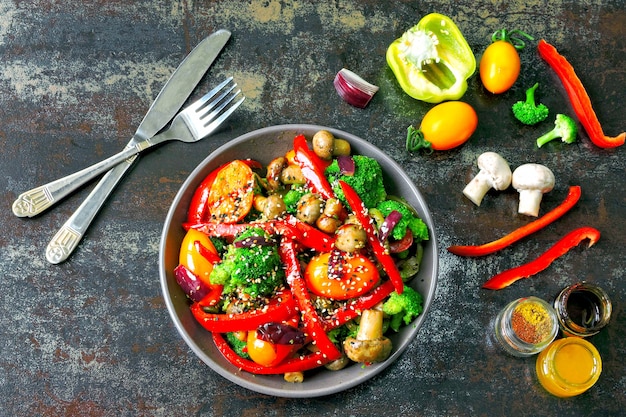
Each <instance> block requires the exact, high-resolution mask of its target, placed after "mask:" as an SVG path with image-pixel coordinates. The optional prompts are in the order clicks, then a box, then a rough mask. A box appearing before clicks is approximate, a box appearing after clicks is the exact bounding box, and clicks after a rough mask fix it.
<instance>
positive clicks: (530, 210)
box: [513, 164, 554, 217]
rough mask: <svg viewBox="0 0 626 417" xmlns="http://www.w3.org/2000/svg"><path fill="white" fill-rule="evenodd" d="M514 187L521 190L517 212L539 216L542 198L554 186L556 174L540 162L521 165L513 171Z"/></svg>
mask: <svg viewBox="0 0 626 417" xmlns="http://www.w3.org/2000/svg"><path fill="white" fill-rule="evenodd" d="M513 188H515V189H516V190H517V191H518V192H519V207H518V209H517V212H518V213H520V214H526V215H528V216H534V217H537V216H538V215H539V205H540V204H541V198H542V197H543V195H544V194H545V193H547V192H548V191H550V190H552V189H553V188H554V174H553V173H552V171H550V169H549V168H547V167H545V166H543V165H540V164H524V165H520V166H519V167H517V168H516V169H515V171H513Z"/></svg>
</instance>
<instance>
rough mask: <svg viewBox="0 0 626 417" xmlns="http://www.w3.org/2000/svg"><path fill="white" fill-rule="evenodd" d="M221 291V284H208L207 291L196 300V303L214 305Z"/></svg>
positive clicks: (219, 297)
mask: <svg viewBox="0 0 626 417" xmlns="http://www.w3.org/2000/svg"><path fill="white" fill-rule="evenodd" d="M223 291H224V286H223V285H220V284H211V285H209V292H208V293H207V295H205V296H204V297H203V298H202V299H201V300H200V301H198V304H199V305H200V307H214V306H216V305H217V304H218V303H219V302H220V300H221V298H222V292H223Z"/></svg>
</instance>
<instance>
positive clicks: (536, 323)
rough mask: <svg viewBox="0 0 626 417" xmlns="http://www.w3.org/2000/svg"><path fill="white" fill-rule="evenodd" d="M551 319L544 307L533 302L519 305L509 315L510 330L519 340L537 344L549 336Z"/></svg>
mask: <svg viewBox="0 0 626 417" xmlns="http://www.w3.org/2000/svg"><path fill="white" fill-rule="evenodd" d="M552 324H553V323H552V317H551V316H550V314H549V313H548V311H547V310H546V308H545V307H544V306H542V305H541V304H539V303H537V302H534V301H527V302H524V303H520V304H519V305H518V306H517V307H515V309H514V310H513V313H512V314H511V328H512V329H513V331H514V332H515V334H516V335H517V337H519V338H520V339H521V340H523V341H524V342H526V343H530V344H537V343H540V342H542V341H544V340H545V339H546V338H548V337H549V336H550V329H551V328H552Z"/></svg>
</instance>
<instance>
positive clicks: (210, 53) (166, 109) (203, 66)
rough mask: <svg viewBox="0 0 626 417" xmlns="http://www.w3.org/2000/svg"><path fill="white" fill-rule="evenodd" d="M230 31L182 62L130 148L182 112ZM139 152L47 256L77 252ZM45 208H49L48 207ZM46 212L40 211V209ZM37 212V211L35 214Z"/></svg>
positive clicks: (94, 195)
mask: <svg viewBox="0 0 626 417" xmlns="http://www.w3.org/2000/svg"><path fill="white" fill-rule="evenodd" d="M229 38H230V32H229V31H227V30H224V29H221V30H218V31H217V32H215V33H213V34H212V35H210V36H208V37H207V38H205V39H204V40H203V41H202V42H200V43H199V44H198V45H197V46H196V47H195V48H194V49H193V50H192V51H191V52H190V53H189V55H187V57H186V58H185V59H184V60H183V61H182V62H181V63H180V65H179V66H178V68H177V69H176V71H174V73H173V74H172V75H171V76H170V78H169V80H168V81H167V82H166V83H165V85H164V86H163V88H162V89H161V92H160V93H159V95H158V96H157V97H156V99H155V100H154V102H153V103H152V105H151V106H150V109H149V110H148V112H147V113H146V115H145V117H144V118H143V120H142V122H141V124H140V125H139V127H138V128H137V131H136V132H135V134H134V135H133V137H132V139H131V140H130V142H128V144H127V145H126V147H127V148H128V147H132V146H134V144H135V143H137V142H140V141H142V140H145V139H148V138H150V137H152V136H154V135H155V134H157V133H158V132H159V131H160V130H161V129H162V128H163V127H165V125H166V124H167V123H169V122H170V121H171V120H172V118H173V117H174V116H175V115H176V113H178V111H179V110H180V108H181V107H182V106H183V104H184V103H185V101H186V100H187V99H188V98H189V96H190V95H191V93H192V92H193V90H194V89H195V88H196V86H197V85H198V83H199V82H200V80H201V79H202V77H203V76H204V74H205V73H206V71H207V70H208V69H209V67H210V66H211V64H212V63H213V61H215V59H216V58H217V56H218V54H219V53H220V51H221V50H222V48H223V47H224V45H226V43H227V42H228V39H229ZM137 158H138V155H135V156H134V157H132V158H129V159H128V160H127V161H125V162H123V163H121V164H119V165H117V166H115V167H114V168H112V169H111V170H110V171H109V172H107V173H106V174H105V175H104V177H102V179H101V180H100V182H99V183H98V184H97V185H96V187H95V188H94V189H93V191H92V192H91V193H90V194H89V195H88V196H87V198H86V199H85V201H84V202H83V203H82V204H81V205H80V206H79V207H78V209H77V210H76V211H75V212H74V214H72V216H71V217H70V218H69V219H68V220H67V222H65V224H64V225H63V226H62V227H61V229H60V230H59V231H58V232H57V234H56V235H55V236H54V237H53V238H52V240H51V241H50V243H49V244H48V247H47V248H46V259H47V260H48V261H49V262H50V263H53V264H58V263H60V262H63V261H64V260H66V259H67V258H68V257H69V255H70V254H71V253H72V252H73V251H74V249H75V248H76V246H77V245H78V243H79V242H80V240H81V239H82V237H83V235H84V234H85V232H86V231H87V228H88V227H89V225H90V224H91V222H92V221H93V219H94V217H95V216H96V214H97V213H98V211H99V210H100V208H101V207H102V205H103V203H104V202H105V200H106V199H107V197H108V196H109V194H110V193H111V192H112V191H113V189H114V188H115V186H116V185H117V184H118V182H119V181H120V179H121V178H122V177H123V175H124V174H125V173H126V171H127V170H128V169H129V168H130V167H131V166H132V165H133V163H134V162H135V160H136V159H137ZM44 209H45V208H44ZM41 211H43V209H42V210H39V212H41ZM33 215H34V214H33Z"/></svg>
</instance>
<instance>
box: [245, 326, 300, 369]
mask: <svg viewBox="0 0 626 417" xmlns="http://www.w3.org/2000/svg"><path fill="white" fill-rule="evenodd" d="M298 347H299V346H295V345H278V344H274V343H271V342H267V341H265V340H262V339H259V338H258V336H257V332H256V331H249V332H248V340H247V341H246V350H247V352H248V355H250V359H252V360H253V361H254V362H256V363H258V364H259V365H262V366H276V365H278V364H279V363H281V362H282V361H283V360H285V359H286V358H287V357H288V356H289V355H290V354H291V353H292V352H294V351H295V350H297V349H298Z"/></svg>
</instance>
